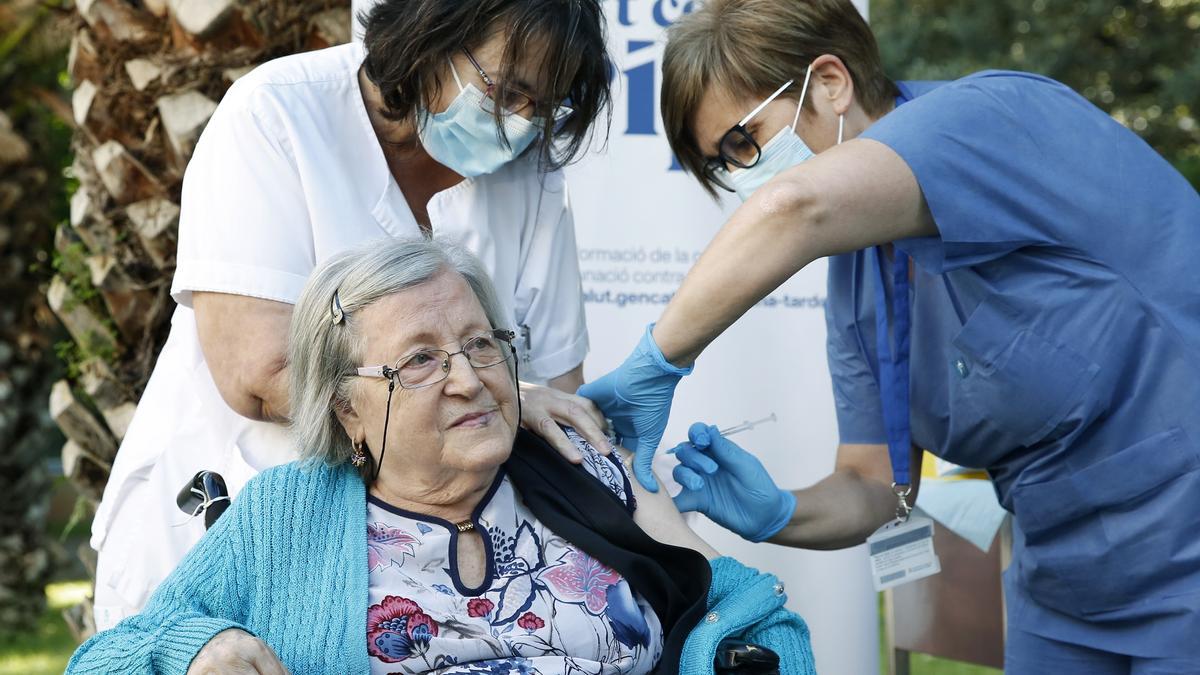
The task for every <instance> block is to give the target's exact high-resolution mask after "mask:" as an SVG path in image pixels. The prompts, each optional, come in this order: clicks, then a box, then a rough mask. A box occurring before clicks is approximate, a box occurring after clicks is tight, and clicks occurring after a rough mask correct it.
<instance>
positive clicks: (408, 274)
mask: <svg viewBox="0 0 1200 675" xmlns="http://www.w3.org/2000/svg"><path fill="white" fill-rule="evenodd" d="M508 323H509V322H508V321H507V320H506V317H505V316H504V315H503V312H502V310H501V306H500V304H499V303H498V301H497V299H496V293H495V291H494V290H493V288H492V284H491V281H490V280H489V279H488V277H487V275H486V274H485V273H484V271H483V269H482V267H481V265H480V263H479V262H478V261H477V260H475V259H474V258H473V257H472V256H471V255H470V254H469V253H466V252H465V251H464V250H463V249H461V248H459V247H457V246H455V245H452V244H447V243H442V242H437V241H426V240H411V241H410V240H396V239H388V240H384V241H378V242H374V243H372V244H371V245H368V246H365V247H359V248H356V249H353V250H350V251H348V252H346V253H344V254H342V255H339V256H338V257H336V258H333V259H331V260H330V261H329V262H327V263H326V264H325V265H324V266H323V267H321V268H320V269H318V270H317V271H316V272H315V273H314V275H313V276H312V278H311V279H310V280H309V282H308V285H307V287H306V288H305V291H304V293H303V295H302V297H301V298H300V301H299V303H298V304H297V306H296V311H295V313H294V316H293V320H292V329H291V345H290V351H289V358H290V365H291V368H290V372H291V377H292V388H291V390H292V408H291V410H292V411H293V428H294V431H295V436H296V439H297V442H298V444H299V447H300V449H301V452H302V454H303V455H304V457H305V459H303V460H302V461H300V462H297V463H294V464H288V465H284V466H281V467H277V468H275V469H272V470H269V471H266V472H264V473H263V474H262V475H260V476H259V477H257V478H256V479H255V480H254V481H252V482H251V483H250V484H249V485H247V487H246V488H245V490H244V491H243V492H242V493H241V494H240V495H239V496H238V498H237V499H236V500H235V501H234V502H233V504H232V506H231V507H230V508H229V510H228V511H227V512H226V513H225V515H224V516H222V517H221V518H220V519H219V520H217V521H216V522H215V524H213V527H212V528H211V529H210V530H209V531H208V533H207V534H206V536H205V537H204V538H203V539H202V540H201V542H200V543H199V544H198V545H197V546H196V547H195V549H193V550H192V551H191V552H190V553H189V554H188V556H187V557H186V558H185V560H184V561H183V563H182V564H181V565H180V567H179V568H178V569H177V570H176V571H175V572H174V573H173V574H172V575H171V577H170V578H168V579H167V580H166V581H165V582H164V583H163V585H162V586H161V587H160V588H159V589H158V591H157V592H156V593H155V595H154V597H153V598H152V599H151V601H150V603H149V605H148V606H147V607H146V608H145V610H144V611H143V612H142V613H141V614H139V615H136V616H132V617H129V618H128V619H126V620H124V621H123V622H121V623H120V624H119V625H117V626H116V627H115V628H113V629H111V630H109V631H105V632H103V633H100V634H98V635H96V636H95V637H93V638H92V639H91V640H89V641H88V642H86V643H85V644H84V645H83V646H81V647H80V648H79V651H78V652H76V654H75V656H74V657H73V659H72V661H71V664H70V666H69V667H68V672H80V673H83V672H132V671H137V672H159V671H161V672H180V673H182V672H189V673H203V672H257V673H263V674H264V675H265V674H268V673H283V672H292V673H320V672H354V673H367V672H371V673H427V672H436V673H445V674H464V675H465V674H466V673H496V674H504V675H508V674H518V673H522V674H523V673H546V674H551V673H554V674H558V673H564V674H565V673H596V674H600V673H604V674H613V675H615V674H618V673H676V672H681V673H688V674H692V673H696V674H702V673H709V672H712V671H713V670H714V668H715V669H716V670H718V671H728V672H743V673H750V672H782V673H786V674H800V673H809V672H812V670H813V664H812V654H811V650H810V647H809V639H808V631H807V628H806V627H805V625H804V622H803V621H802V620H801V619H800V617H798V616H796V615H795V614H793V613H791V612H788V611H787V610H785V609H784V608H783V603H784V600H785V596H784V594H783V587H782V585H781V584H780V583H779V582H778V580H776V579H775V578H774V577H772V576H770V575H767V574H760V573H758V572H757V571H755V570H752V569H749V568H747V567H745V566H743V565H741V564H740V563H738V562H737V561H735V560H733V559H731V558H727V557H720V556H719V555H718V554H717V552H716V551H714V550H712V548H710V547H709V546H708V545H707V544H706V543H705V542H704V541H703V540H701V539H700V538H699V537H697V536H696V535H695V534H694V533H693V532H692V531H691V530H690V529H689V528H688V526H687V525H686V523H685V522H684V521H683V519H682V517H681V516H680V515H679V512H678V511H677V510H676V509H675V507H674V505H673V504H672V502H671V500H670V499H669V498H668V497H667V496H666V494H665V492H663V491H660V492H659V493H657V494H650V493H647V492H644V491H642V490H641V489H640V487H638V484H637V482H636V481H631V480H630V479H629V476H628V475H627V473H626V470H625V467H624V466H623V465H622V464H621V462H620V461H619V460H618V459H617V458H616V457H609V456H604V455H601V454H600V453H598V452H597V451H596V450H595V449H594V448H592V447H591V446H590V445H589V444H588V443H587V442H586V441H584V440H583V439H582V438H581V437H579V436H578V435H577V434H574V433H573V432H572V431H571V430H569V429H568V430H567V433H568V435H569V436H570V437H571V438H572V440H573V441H574V442H575V443H576V444H577V445H578V447H579V450H580V452H581V454H582V455H583V457H584V460H583V462H582V464H578V465H577V464H572V463H570V462H568V461H567V460H566V459H564V458H563V457H562V456H561V455H560V454H559V453H558V452H556V451H555V450H554V449H552V448H551V447H550V446H548V445H547V444H546V443H545V442H544V441H542V440H541V439H540V438H539V437H538V436H536V435H533V434H529V433H527V432H525V431H523V430H521V429H520V427H519V424H518V419H519V414H520V413H519V408H520V398H519V396H518V389H517V386H516V376H517V372H516V371H517V368H518V363H519V359H518V358H516V355H515V354H514V353H513V348H512V347H511V345H510V340H511V338H512V335H513V334H512V333H511V332H510V331H509V326H508ZM731 639H732V640H731ZM738 640H741V641H744V642H739V641H738Z"/></svg>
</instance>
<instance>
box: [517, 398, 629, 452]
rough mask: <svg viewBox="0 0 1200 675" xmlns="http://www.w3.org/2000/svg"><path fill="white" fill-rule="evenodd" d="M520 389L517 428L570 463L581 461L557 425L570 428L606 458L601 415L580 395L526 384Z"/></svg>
mask: <svg viewBox="0 0 1200 675" xmlns="http://www.w3.org/2000/svg"><path fill="white" fill-rule="evenodd" d="M520 386H521V426H522V427H525V428H526V429H528V430H529V431H532V432H533V433H535V434H537V435H538V436H541V437H542V438H543V439H545V441H546V442H547V443H549V444H550V445H552V446H554V449H555V450H558V452H559V454H561V455H562V456H563V457H566V458H567V461H569V462H571V463H572V464H579V463H580V462H582V461H583V455H581V454H579V449H578V448H576V447H575V444H574V443H572V442H571V439H569V438H567V435H566V434H565V433H563V430H562V427H561V426H560V425H565V426H568V427H574V428H575V431H577V432H579V435H580V436H583V437H584V438H585V439H586V440H587V442H589V443H591V444H592V447H594V448H596V449H597V450H599V451H600V453H601V454H604V455H607V454H608V453H610V452H612V445H610V444H609V442H608V434H607V433H606V432H605V429H606V427H607V426H608V425H607V424H606V423H605V422H604V414H603V413H601V412H600V409H599V408H597V407H596V404H595V403H592V401H591V400H589V399H586V398H584V397H582V396H577V395H575V394H568V393H567V392H564V391H559V390H557V389H553V388H551V387H543V386H541V385H537V384H529V383H528V382H522V383H520Z"/></svg>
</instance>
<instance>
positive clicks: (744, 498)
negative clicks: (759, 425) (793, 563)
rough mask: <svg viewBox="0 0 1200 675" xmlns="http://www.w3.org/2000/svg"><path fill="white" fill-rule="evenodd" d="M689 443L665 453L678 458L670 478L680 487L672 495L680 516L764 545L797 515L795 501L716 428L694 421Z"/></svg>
mask: <svg viewBox="0 0 1200 675" xmlns="http://www.w3.org/2000/svg"><path fill="white" fill-rule="evenodd" d="M688 439H689V442H687V443H680V444H679V445H677V446H675V447H674V448H672V449H671V450H669V451H668V452H670V453H673V454H674V455H675V456H676V457H678V458H679V461H680V464H679V465H678V466H676V467H675V470H674V471H673V472H672V475H673V476H675V480H676V482H678V483H679V484H680V485H682V486H683V491H682V492H680V493H679V494H678V495H676V496H675V506H676V507H678V508H679V510H680V511H684V512H686V511H699V512H700V513H703V514H704V515H706V516H708V517H709V518H711V519H712V520H713V521H714V522H715V523H717V524H718V525H721V526H722V527H724V528H726V529H729V530H733V531H734V532H737V533H738V534H740V535H742V537H743V538H745V539H748V540H750V541H755V542H758V541H765V540H767V539H770V538H771V537H773V536H775V534H776V533H778V532H779V531H780V530H782V529H783V527H784V526H785V525H787V524H788V521H789V520H791V518H792V514H793V513H795V511H796V497H795V495H793V494H792V493H791V492H788V491H787V490H780V489H779V488H778V487H776V486H775V481H773V480H771V476H770V474H768V473H767V470H766V469H764V468H763V465H762V462H759V461H758V458H757V457H755V456H754V455H752V454H750V453H748V452H746V451H745V450H743V449H742V448H741V447H740V446H738V444H737V443H734V442H733V441H731V440H729V439H727V438H725V437H723V436H721V433H720V432H719V431H717V428H716V427H715V426H709V425H706V424H701V423H699V422H697V423H696V424H693V425H692V426H691V428H690V429H688Z"/></svg>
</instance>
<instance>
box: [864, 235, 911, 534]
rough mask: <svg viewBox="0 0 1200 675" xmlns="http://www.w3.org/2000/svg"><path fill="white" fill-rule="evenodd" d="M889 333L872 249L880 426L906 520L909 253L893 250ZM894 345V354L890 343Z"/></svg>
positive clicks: (880, 264)
mask: <svg viewBox="0 0 1200 675" xmlns="http://www.w3.org/2000/svg"><path fill="white" fill-rule="evenodd" d="M892 248H893V251H894V260H893V263H892V269H891V274H892V330H891V338H892V339H889V335H888V332H889V331H888V301H887V286H886V285H885V284H884V277H883V275H884V273H885V266H886V264H887V258H886V256H884V254H883V249H881V248H880V247H878V246H876V247H875V248H873V249H871V254H872V255H873V256H874V258H875V260H874V264H873V265H872V267H873V268H874V270H875V343H876V345H877V347H878V352H879V389H880V394H881V399H882V403H883V425H884V428H885V429H886V430H887V443H888V455H889V456H890V457H891V460H892V490H893V491H895V493H896V497H897V500H898V505H897V508H896V517H897V518H900V519H901V520H906V519H907V518H908V512H909V510H910V507H909V505H908V501H907V499H906V498H907V497H908V494H909V491H910V489H911V485H912V483H911V482H910V478H909V475H908V473H909V466H908V464H909V457H910V453H911V452H912V429H911V426H910V421H909V405H908V351H909V345H908V332H909V320H910V319H909V307H908V288H909V281H908V254H907V253H905V252H904V251H901V250H900V249H899V248H896V247H894V246H893V247H892ZM892 342H895V347H896V350H895V353H893V352H892V345H891V343H892Z"/></svg>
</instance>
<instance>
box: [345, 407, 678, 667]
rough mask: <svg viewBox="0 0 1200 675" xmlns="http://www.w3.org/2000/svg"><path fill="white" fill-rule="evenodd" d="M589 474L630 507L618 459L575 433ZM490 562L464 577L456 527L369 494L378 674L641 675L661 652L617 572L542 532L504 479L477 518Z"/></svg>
mask: <svg viewBox="0 0 1200 675" xmlns="http://www.w3.org/2000/svg"><path fill="white" fill-rule="evenodd" d="M567 435H568V437H570V438H571V440H572V441H574V442H575V444H576V445H577V446H578V447H579V449H580V451H581V452H582V453H583V455H584V461H583V465H582V468H583V470H586V471H587V472H588V473H589V474H591V475H592V476H593V477H595V478H596V479H597V480H599V481H600V482H601V483H603V484H604V485H605V486H607V487H608V488H609V489H611V490H612V491H613V492H614V493H615V494H616V495H617V497H618V498H620V499H621V500H622V502H624V503H625V504H626V506H627V507H628V508H629V509H630V512H632V511H633V509H634V508H635V504H634V500H633V493H632V490H631V488H630V483H629V477H628V475H627V474H626V473H625V471H624V469H623V467H622V466H621V464H620V462H619V461H618V460H617V459H616V458H615V457H614V458H612V459H609V458H608V457H605V456H603V455H601V454H599V453H598V452H596V450H595V449H593V448H592V446H591V445H590V444H588V443H587V442H586V441H584V440H583V439H582V438H581V437H580V436H578V434H576V433H574V431H573V430H571V429H568V430H567ZM472 516H473V517H472V519H473V520H474V522H475V529H476V532H479V533H480V534H481V535H483V543H484V550H485V553H486V555H487V561H486V563H485V568H484V579H483V582H482V584H480V586H479V587H478V588H469V587H467V586H466V585H465V584H464V583H463V582H462V580H461V579H460V578H459V575H458V571H457V570H458V566H457V561H456V554H457V550H458V540H457V538H458V536H459V534H458V530H457V528H456V527H455V526H454V524H452V523H450V522H448V521H445V520H441V519H439V518H434V517H431V516H426V515H422V514H419V513H413V512H410V511H404V510H402V509H398V508H395V507H393V506H390V505H388V504H386V503H384V502H383V501H381V500H379V499H377V498H375V497H368V503H367V561H368V565H369V567H370V596H369V609H368V610H367V652H368V654H369V655H370V661H371V673H372V674H373V675H379V674H383V673H439V674H444V675H452V674H453V675H466V674H467V673H490V674H493V675H525V674H526V673H542V674H544V675H557V674H564V675H565V674H567V673H570V674H581V675H584V674H586V675H617V674H626V673H646V672H649V671H650V670H651V669H652V668H653V667H654V664H655V663H657V662H658V659H659V656H660V655H661V652H662V637H663V636H662V627H661V625H660V624H659V621H658V617H657V616H656V615H655V613H654V611H653V610H652V609H651V608H650V606H649V605H648V604H647V603H646V601H645V600H644V599H643V598H641V597H640V596H636V595H634V594H633V593H632V591H631V589H630V587H629V583H628V582H626V581H625V579H624V578H622V577H621V575H619V574H617V572H615V571H614V570H612V569H610V568H608V567H606V566H604V565H602V564H601V563H600V562H598V561H596V560H595V559H594V558H592V557H591V556H589V555H588V554H586V553H584V552H583V551H581V550H579V549H577V548H575V547H574V546H573V545H571V544H570V543H569V542H567V541H566V540H564V539H563V538H561V537H559V536H557V535H556V534H554V533H553V532H551V531H550V530H548V529H547V528H546V527H545V526H544V525H542V524H541V523H540V522H539V521H538V520H537V519H536V518H535V517H534V516H533V514H532V513H530V512H529V510H528V508H526V506H525V504H524V503H523V502H522V500H521V497H520V495H518V494H516V492H515V491H514V489H513V486H512V483H511V482H510V481H509V479H508V477H507V476H505V475H504V473H503V470H501V473H500V474H499V475H498V476H497V477H496V481H495V482H494V483H493V484H492V487H491V490H490V491H489V492H488V494H487V495H486V496H485V497H484V499H483V501H481V502H480V504H479V506H478V507H476V509H475V512H474V513H473V514H472Z"/></svg>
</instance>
